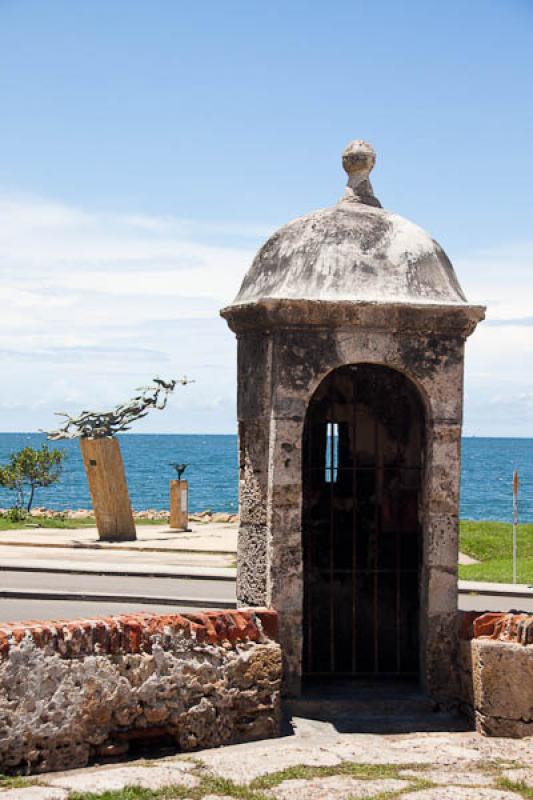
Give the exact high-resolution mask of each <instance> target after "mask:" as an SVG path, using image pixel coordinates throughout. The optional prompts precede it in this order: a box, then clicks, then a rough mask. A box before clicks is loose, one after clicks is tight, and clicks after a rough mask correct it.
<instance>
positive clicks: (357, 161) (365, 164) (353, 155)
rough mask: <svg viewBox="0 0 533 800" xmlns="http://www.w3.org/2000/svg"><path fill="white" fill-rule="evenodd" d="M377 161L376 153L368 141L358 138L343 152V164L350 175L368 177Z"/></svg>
mask: <svg viewBox="0 0 533 800" xmlns="http://www.w3.org/2000/svg"><path fill="white" fill-rule="evenodd" d="M375 163H376V153H375V151H374V148H373V147H372V145H371V144H368V142H364V141H363V140H362V139H357V140H356V141H354V142H350V144H349V145H347V146H346V148H345V150H344V153H343V154H342V166H343V167H344V169H345V171H346V172H347V173H348V175H358V176H360V177H366V178H367V177H368V176H369V175H370V173H371V171H372V168H373V166H374V164H375Z"/></svg>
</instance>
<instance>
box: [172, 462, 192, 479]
mask: <svg viewBox="0 0 533 800" xmlns="http://www.w3.org/2000/svg"><path fill="white" fill-rule="evenodd" d="M188 466H189V465H188V464H174V463H173V462H171V463H170V464H169V467H174V469H175V470H176V472H177V473H178V480H179V481H181V476H182V475H183V473H184V472H185V470H186V469H187V467H188Z"/></svg>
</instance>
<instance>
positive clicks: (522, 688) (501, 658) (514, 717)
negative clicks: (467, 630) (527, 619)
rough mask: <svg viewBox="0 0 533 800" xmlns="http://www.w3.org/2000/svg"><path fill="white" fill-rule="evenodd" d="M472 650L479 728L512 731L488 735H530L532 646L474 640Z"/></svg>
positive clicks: (532, 726) (532, 718) (532, 715)
mask: <svg viewBox="0 0 533 800" xmlns="http://www.w3.org/2000/svg"><path fill="white" fill-rule="evenodd" d="M471 647H472V674H473V683H474V702H475V708H476V714H478V715H480V717H479V720H480V721H479V725H480V728H482V729H483V732H486V733H488V732H489V730H490V731H493V730H504V729H505V730H511V729H512V730H514V731H515V732H514V733H511V732H509V733H507V734H504V733H502V734H494V733H492V734H491V735H513V736H514V735H527V734H526V731H527V730H529V731H530V733H533V645H525V646H524V645H521V644H515V643H512V642H501V641H497V640H496V641H495V640H491V639H473V640H472V643H471ZM489 718H493V721H490V719H489ZM526 726H527V727H526Z"/></svg>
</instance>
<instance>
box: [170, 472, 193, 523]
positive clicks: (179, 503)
mask: <svg viewBox="0 0 533 800" xmlns="http://www.w3.org/2000/svg"><path fill="white" fill-rule="evenodd" d="M170 527H171V528H179V529H181V530H183V531H186V530H187V529H188V527H189V482H188V481H180V480H174V481H170Z"/></svg>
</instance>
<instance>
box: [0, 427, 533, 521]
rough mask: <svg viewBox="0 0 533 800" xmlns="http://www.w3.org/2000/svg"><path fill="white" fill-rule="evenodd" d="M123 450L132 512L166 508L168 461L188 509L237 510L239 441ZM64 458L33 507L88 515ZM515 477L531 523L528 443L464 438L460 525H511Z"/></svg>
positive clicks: (34, 436) (0, 442)
mask: <svg viewBox="0 0 533 800" xmlns="http://www.w3.org/2000/svg"><path fill="white" fill-rule="evenodd" d="M119 438H120V444H121V448H122V454H123V456H124V462H125V465H126V473H127V477H128V484H129V489H130V495H131V500H132V504H133V507H134V508H135V509H136V510H141V509H145V508H157V509H159V508H168V481H169V479H170V478H172V477H173V470H172V469H171V468H170V467H169V466H168V464H169V462H171V461H175V462H186V463H188V464H189V465H190V466H189V467H188V468H187V472H186V477H187V478H188V479H189V484H190V508H191V510H192V511H200V510H203V509H206V508H210V509H212V510H213V511H237V508H238V499H237V492H238V486H237V483H238V478H237V437H236V436H222V435H220V436H212V435H205V436H204V435H185V434H175V435H158V434H143V435H139V434H137V435H136V434H129V435H128V434H125V435H123V436H120V437H119ZM45 441H46V438H45V436H44V435H43V434H40V433H2V434H0V463H4V462H5V461H7V459H8V456H9V454H10V453H11V452H13V451H14V450H18V449H20V448H21V447H24V446H26V445H31V446H32V447H39V446H40V445H41V444H42V443H43V442H45ZM54 444H55V445H56V446H58V447H63V448H64V449H65V450H66V452H67V460H66V463H65V467H64V471H63V476H62V478H61V482H60V483H59V484H58V485H57V486H54V487H50V488H49V489H40V490H38V493H37V496H36V505H43V506H47V507H49V508H55V509H63V508H88V507H90V499H89V492H88V489H87V482H86V480H85V474H84V471H83V465H82V461H81V456H80V448H79V442H78V441H77V440H73V441H65V442H56V443H51V445H54ZM514 469H517V470H518V472H519V475H520V519H521V520H522V521H523V522H533V439H496V438H482V437H477V438H468V437H467V438H465V439H463V461H462V488H461V516H462V517H463V518H465V519H494V520H510V519H511V513H512V477H513V470H514ZM13 497H14V496H13V493H11V492H8V491H6V490H5V489H1V488H0V506H3V507H6V506H9V505H12V503H13Z"/></svg>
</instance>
